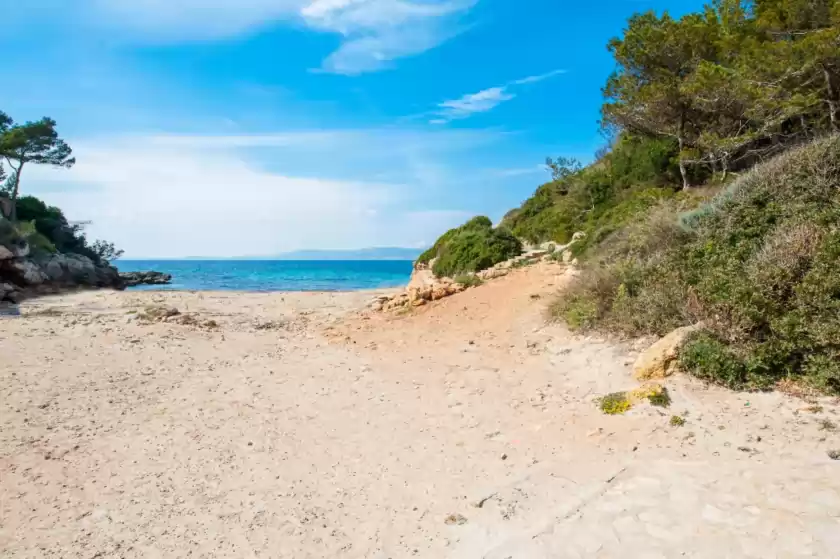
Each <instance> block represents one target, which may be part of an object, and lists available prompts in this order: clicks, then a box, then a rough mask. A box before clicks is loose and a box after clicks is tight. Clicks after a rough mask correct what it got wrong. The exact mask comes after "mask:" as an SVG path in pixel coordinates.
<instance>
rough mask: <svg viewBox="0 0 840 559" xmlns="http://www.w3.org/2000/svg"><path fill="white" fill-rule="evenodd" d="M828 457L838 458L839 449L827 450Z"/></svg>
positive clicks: (839, 456) (839, 458)
mask: <svg viewBox="0 0 840 559" xmlns="http://www.w3.org/2000/svg"><path fill="white" fill-rule="evenodd" d="M828 457H829V458H831V459H832V460H840V450H838V449H835V450H829V451H828Z"/></svg>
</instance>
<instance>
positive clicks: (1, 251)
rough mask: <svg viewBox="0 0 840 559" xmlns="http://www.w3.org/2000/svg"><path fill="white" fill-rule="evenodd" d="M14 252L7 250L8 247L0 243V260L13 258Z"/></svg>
mask: <svg viewBox="0 0 840 559" xmlns="http://www.w3.org/2000/svg"><path fill="white" fill-rule="evenodd" d="M14 257H15V253H14V252H12V251H11V250H9V249H8V248H6V247H4V246H3V245H0V260H9V259H10V258H14Z"/></svg>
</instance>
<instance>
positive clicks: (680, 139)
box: [677, 114, 691, 190]
mask: <svg viewBox="0 0 840 559" xmlns="http://www.w3.org/2000/svg"><path fill="white" fill-rule="evenodd" d="M684 132H685V115H684V114H680V132H679V134H677V143H678V144H679V147H680V155H679V164H680V176H681V177H682V181H683V190H685V189H686V188H690V187H691V185H690V184H688V170H687V169H686V168H685V160H684V159H683V148H684V147H685V140H684V139H683V135H684Z"/></svg>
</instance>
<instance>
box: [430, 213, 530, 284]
mask: <svg viewBox="0 0 840 559" xmlns="http://www.w3.org/2000/svg"><path fill="white" fill-rule="evenodd" d="M521 253H522V243H520V242H519V240H518V239H517V238H516V237H515V236H513V234H511V233H510V231H508V230H507V229H505V228H502V227H499V228H496V229H494V228H493V224H492V222H491V221H490V220H489V219H488V218H486V217H484V216H479V217H475V218H473V219H471V220H470V221H468V222H467V223H465V224H464V225H462V226H461V227H458V228H456V229H451V230H449V231H447V232H446V233H444V234H443V235H442V236H441V237H440V238H439V239H438V240H437V242H436V243H435V244H434V246H432V248H430V249H429V250H427V251H426V252H424V253H423V254H422V255H421V256H420V258H419V259H418V262H420V263H428V262H430V261H431V260H432V259H435V258H436V260H435V262H434V265H433V266H432V272H434V274H435V275H436V276H438V277H442V276H447V277H454V276H458V275H461V274H468V273H475V272H479V271H481V270H485V269H487V268H490V267H491V266H493V265H495V264H498V263H499V262H504V261H505V260H508V259H510V258H513V257H515V256H518V255H520V254H521Z"/></svg>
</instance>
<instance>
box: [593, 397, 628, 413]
mask: <svg viewBox="0 0 840 559" xmlns="http://www.w3.org/2000/svg"><path fill="white" fill-rule="evenodd" d="M595 402H596V403H597V404H598V408H599V409H600V410H601V411H602V412H604V413H605V414H607V415H621V414H623V413H625V412H626V411H628V410H629V409H630V408H632V407H633V403H632V402H630V399H629V398H628V397H627V393H626V392H613V393H612V394H607V395H606V396H604V397H602V398H598V399H597V400H596V401H595Z"/></svg>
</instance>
